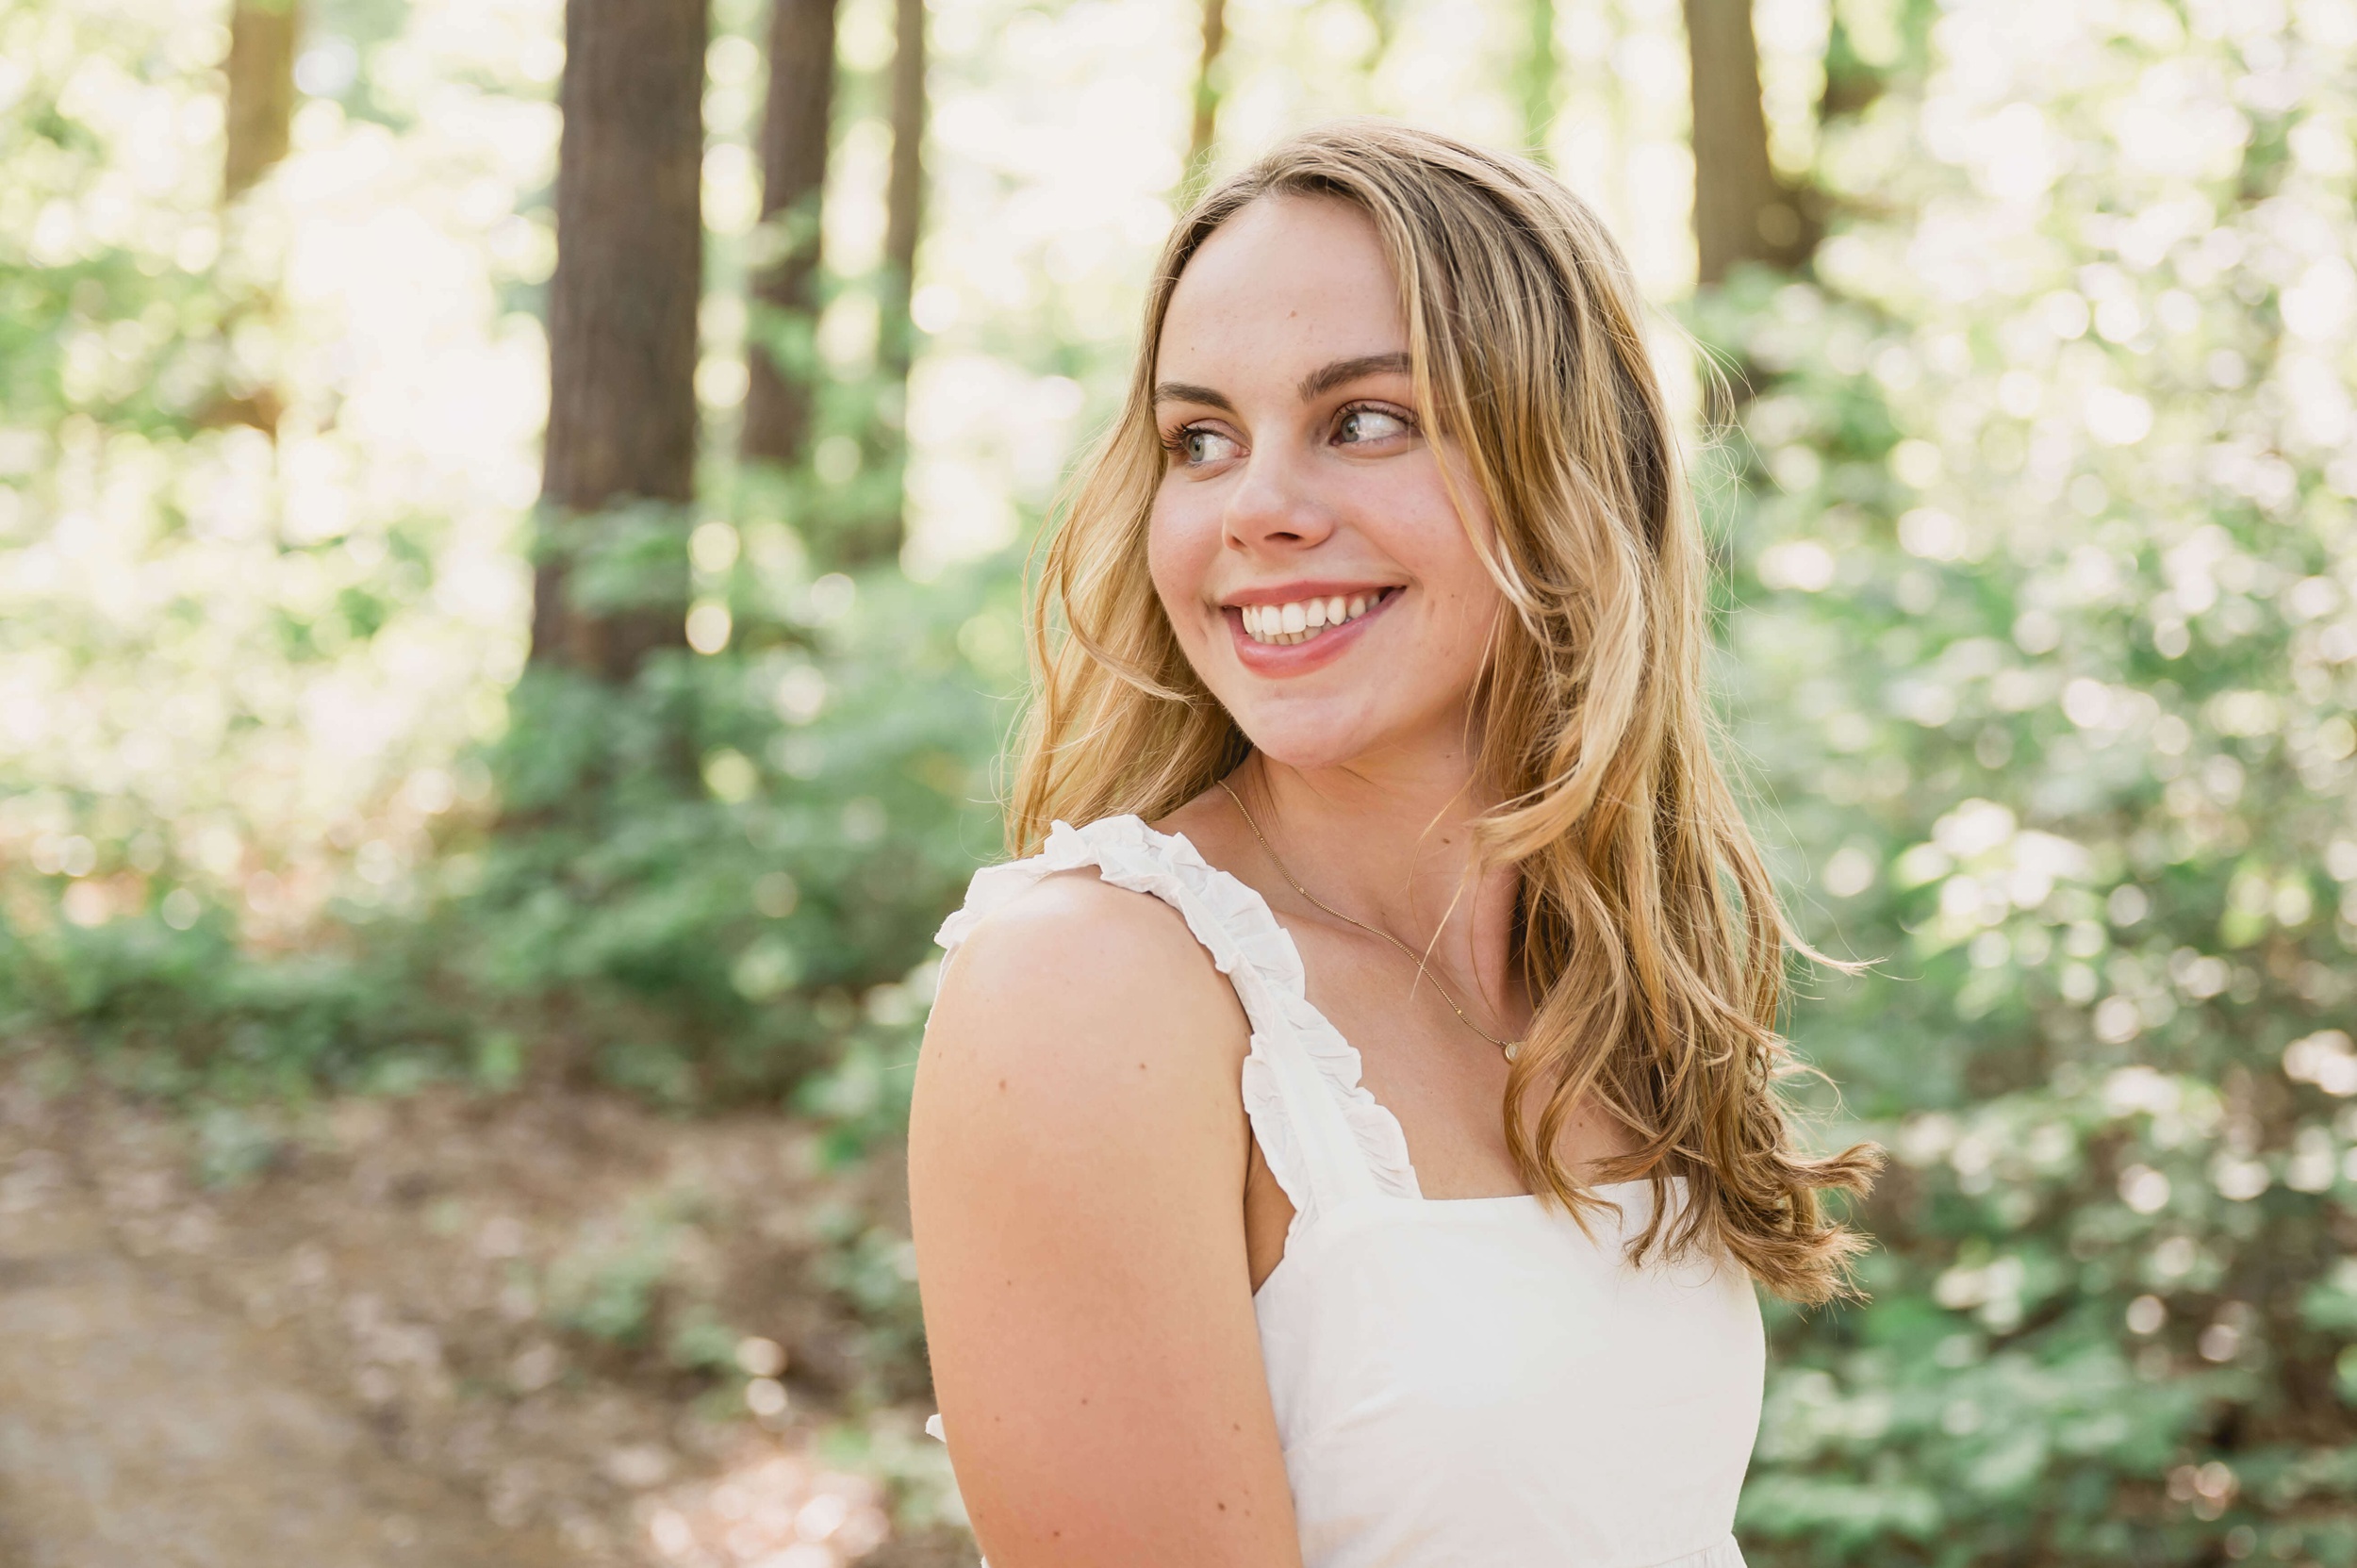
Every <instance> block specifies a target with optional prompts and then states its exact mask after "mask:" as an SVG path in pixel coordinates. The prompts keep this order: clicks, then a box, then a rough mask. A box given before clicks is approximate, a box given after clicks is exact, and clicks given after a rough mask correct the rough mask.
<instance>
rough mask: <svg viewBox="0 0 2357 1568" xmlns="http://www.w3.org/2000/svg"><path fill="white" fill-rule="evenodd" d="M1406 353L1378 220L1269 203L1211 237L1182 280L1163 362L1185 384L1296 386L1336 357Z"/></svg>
mask: <svg viewBox="0 0 2357 1568" xmlns="http://www.w3.org/2000/svg"><path fill="white" fill-rule="evenodd" d="M1407 346H1408V328H1407V322H1406V321H1405V318H1404V317H1403V315H1402V313H1401V310H1400V301H1399V288H1398V285H1397V284H1396V283H1395V282H1394V281H1393V276H1392V268H1391V263H1390V261H1389V259H1388V258H1387V257H1386V256H1384V254H1383V245H1382V241H1381V240H1380V239H1377V238H1376V231H1375V223H1374V222H1373V221H1372V220H1370V219H1369V218H1368V217H1367V215H1366V214H1365V213H1364V212H1362V211H1361V210H1360V209H1359V208H1358V207H1357V206H1352V205H1351V204H1350V203H1348V202H1343V201H1340V200H1335V199H1332V198H1326V197H1314V196H1263V197H1261V199H1260V200H1258V201H1256V202H1254V203H1252V204H1251V205H1250V206H1246V207H1245V208H1244V210H1243V211H1241V212H1239V213H1237V214H1236V215H1235V216H1234V217H1232V218H1230V219H1228V222H1227V223H1223V224H1221V225H1220V226H1219V228H1218V229H1216V230H1214V231H1213V232H1212V234H1211V238H1210V239H1207V240H1205V241H1204V242H1203V245H1202V248H1201V249H1199V250H1197V251H1196V252H1195V256H1194V258H1193V259H1192V260H1190V261H1189V262H1188V263H1187V269H1186V271H1185V272H1181V273H1180V274H1179V276H1178V288H1177V289H1174V290H1173V291H1172V294H1171V300H1170V309H1169V313H1168V314H1167V315H1166V316H1165V317H1164V318H1163V321H1162V340H1161V342H1160V343H1159V344H1158V345H1157V348H1156V363H1157V369H1158V372H1159V373H1161V374H1163V375H1170V376H1178V377H1181V378H1183V379H1187V380H1208V379H1210V376H1211V372H1213V371H1220V370H1223V369H1224V370H1226V371H1228V378H1229V379H1233V378H1236V377H1237V376H1238V375H1239V374H1240V373H1242V372H1248V371H1251V370H1253V369H1256V368H1258V369H1261V370H1264V371H1266V372H1268V373H1269V374H1271V375H1272V376H1274V377H1276V378H1277V379H1281V380H1285V381H1288V382H1290V381H1292V380H1294V379H1296V378H1298V377H1299V376H1300V375H1302V374H1303V373H1304V372H1305V371H1309V370H1312V369H1315V368H1316V367H1317V366H1320V365H1324V364H1327V363H1328V362H1329V361H1331V360H1334V359H1337V358H1347V357H1355V356H1358V355H1369V354H1388V353H1392V352H1394V351H1399V350H1404V349H1406V348H1407ZM1189 371H1199V372H1203V373H1201V374H1189V373H1188V372H1189Z"/></svg>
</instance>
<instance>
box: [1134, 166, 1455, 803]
mask: <svg viewBox="0 0 2357 1568" xmlns="http://www.w3.org/2000/svg"><path fill="white" fill-rule="evenodd" d="M1155 418H1156V421H1157V423H1158V424H1159V426H1160V428H1161V432H1162V444H1163V448H1164V450H1165V451H1166V453H1167V454H1168V456H1167V457H1166V459H1165V465H1164V468H1163V472H1162V487H1161V489H1160V490H1159V491H1158V492H1157V493H1156V496H1155V500H1154V510H1153V520H1152V526H1151V529H1150V533H1149V538H1148V553H1149V557H1150V561H1151V565H1152V569H1153V574H1154V586H1155V589H1156V591H1157V592H1158V593H1159V594H1160V595H1161V597H1162V608H1163V610H1164V611H1165V613H1167V614H1168V616H1169V617H1170V623H1171V626H1172V628H1173V629H1174V630H1175V631H1176V632H1177V633H1178V641H1179V644H1180V646H1182V647H1183V648H1184V649H1185V650H1186V654H1187V659H1188V661H1189V662H1190V663H1191V664H1193V665H1194V667H1195V673H1196V674H1197V675H1199V676H1201V677H1202V679H1203V683H1204V685H1208V686H1209V687H1210V688H1211V692H1212V695H1214V696H1215V697H1217V698H1218V699H1219V700H1220V701H1221V702H1222V703H1223V704H1224V705H1225V706H1226V707H1227V709H1228V713H1229V714H1231V715H1233V716H1234V718H1235V719H1236V722H1237V723H1238V724H1239V725H1240V726H1242V728H1243V730H1244V734H1246V735H1248V736H1249V737H1250V738H1251V740H1252V743H1253V745H1254V746H1256V747H1258V748H1259V749H1260V750H1261V751H1263V752H1265V753H1266V754H1267V755H1268V756H1270V757H1271V758H1273V759H1274V760H1276V761H1278V762H1282V763H1286V764H1288V765H1290V766H1293V767H1299V768H1305V769H1307V768H1319V767H1341V766H1346V765H1350V764H1353V763H1358V762H1368V763H1372V762H1374V761H1375V760H1376V758H1377V757H1378V756H1381V755H1387V754H1399V753H1412V752H1415V751H1423V750H1428V749H1432V748H1436V747H1437V748H1439V749H1441V750H1442V751H1443V752H1446V753H1449V754H1461V750H1462V748H1463V747H1464V745H1465V744H1466V743H1467V740H1468V738H1469V736H1468V730H1467V724H1468V717H1469V716H1468V712H1467V704H1468V701H1469V699H1470V694H1471V692H1472V689H1473V685H1474V682H1475V678H1476V676H1477V675H1478V673H1479V671H1480V668H1481V662H1482V657H1483V653H1484V651H1485V649H1486V648H1487V646H1488V643H1489V637H1490V632H1491V627H1492V622H1493V620H1494V619H1495V618H1496V616H1497V615H1498V613H1499V611H1500V608H1501V603H1502V600H1501V596H1500V594H1499V593H1498V590H1497V587H1496V585H1495V584H1494V583H1492V581H1491V578H1490V575H1489V573H1488V571H1487V570H1486V569H1484V568H1483V567H1482V564H1481V562H1480V559H1479V558H1478V557H1477V556H1476V555H1475V553H1474V547H1473V544H1472V542H1471V541H1470V540H1469V539H1468V537H1467V536H1466V528H1467V525H1468V521H1470V524H1471V525H1472V526H1473V527H1475V528H1476V529H1479V530H1483V531H1484V533H1485V537H1486V531H1487V530H1488V528H1489V526H1490V522H1489V519H1488V517H1487V515H1486V514H1484V513H1480V512H1478V511H1476V512H1475V515H1474V516H1472V517H1471V518H1470V519H1469V520H1459V515H1458V512H1457V509H1456V507H1455V506H1453V505H1452V504H1451V503H1450V500H1449V494H1448V489H1447V487H1444V486H1443V484H1442V464H1443V463H1444V462H1445V461H1447V460H1448V449H1447V447H1446V445H1445V444H1444V443H1442V442H1439V441H1436V440H1435V439H1433V438H1432V437H1430V436H1429V435H1428V434H1427V433H1426V427H1425V420H1424V410H1422V409H1420V408H1419V407H1417V405H1416V401H1415V395H1414V390H1413V387H1412V384H1411V382H1410V380H1409V362H1408V328H1407V323H1406V322H1405V320H1404V319H1403V316H1402V312H1401V308H1400V300H1399V289H1398V287H1397V285H1396V284H1395V283H1394V281H1393V277H1392V271H1391V267H1390V264H1389V263H1388V262H1387V261H1386V259H1385V257H1384V255H1383V249H1382V246H1381V244H1380V242H1379V241H1378V240H1377V239H1376V232H1375V226H1374V224H1373V223H1371V222H1370V221H1369V220H1368V219H1367V217H1366V216H1365V215H1364V214H1363V213H1362V212H1360V209H1359V208H1357V207H1355V206H1350V205H1349V204H1347V203H1344V202H1341V201H1334V200H1326V199H1320V198H1307V197H1294V196H1278V197H1263V198H1261V200H1259V201H1257V202H1254V203H1253V204H1252V205H1251V206H1247V207H1245V208H1244V210H1243V211H1241V212H1239V213H1238V214H1236V216H1235V217H1233V218H1231V219H1229V220H1228V223H1225V224H1223V225H1222V226H1221V227H1220V228H1219V229H1218V230H1217V231H1216V232H1215V233H1213V234H1212V236H1211V239H1209V240H1207V241H1206V242H1205V243H1204V245H1203V247H1202V249H1201V250H1199V251H1198V252H1196V254H1195V258H1194V259H1193V260H1192V261H1190V262H1189V263H1188V264H1187V269H1186V271H1185V272H1184V273H1183V274H1181V276H1180V277H1179V280H1178V289H1176V291H1175V292H1174V293H1173V295H1172V297H1171V303H1170V310H1169V314H1168V316H1167V317H1166V319H1165V320H1164V322H1163V323H1162V341H1161V344H1160V348H1159V354H1158V357H1157V362H1156V367H1155ZM1457 490H1458V493H1459V496H1461V497H1462V498H1463V500H1464V503H1465V505H1466V506H1467V507H1468V508H1478V507H1479V506H1480V498H1479V497H1478V496H1477V495H1476V494H1475V492H1474V489H1473V487H1472V485H1471V483H1470V482H1469V481H1468V480H1466V479H1464V478H1462V477H1461V475H1460V477H1459V482H1458V485H1457Z"/></svg>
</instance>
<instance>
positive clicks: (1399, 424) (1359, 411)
mask: <svg viewBox="0 0 2357 1568" xmlns="http://www.w3.org/2000/svg"><path fill="white" fill-rule="evenodd" d="M1414 431H1415V426H1414V425H1413V424H1411V423H1409V421H1408V420H1407V418H1406V417H1405V416H1403V415H1399V414H1394V413H1393V412H1391V411H1390V410H1389V409H1384V408H1347V409H1344V410H1343V417H1342V420H1341V421H1339V422H1338V423H1337V424H1336V426H1335V429H1334V437H1335V439H1336V440H1338V441H1340V442H1342V443H1343V445H1344V446H1354V445H1360V444H1362V443H1365V442H1369V441H1388V440H1390V439H1392V438H1393V437H1397V436H1408V435H1412V434H1413V433H1414Z"/></svg>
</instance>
